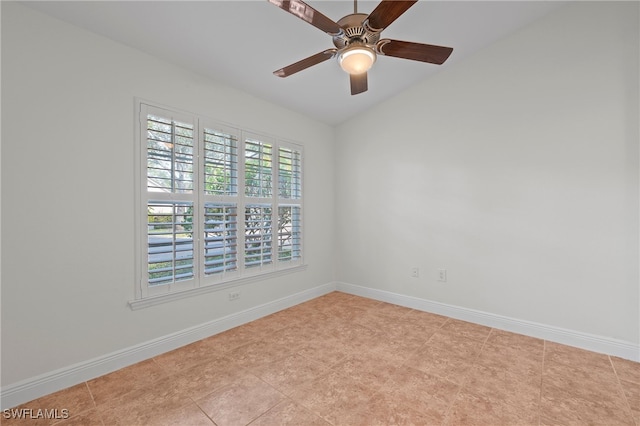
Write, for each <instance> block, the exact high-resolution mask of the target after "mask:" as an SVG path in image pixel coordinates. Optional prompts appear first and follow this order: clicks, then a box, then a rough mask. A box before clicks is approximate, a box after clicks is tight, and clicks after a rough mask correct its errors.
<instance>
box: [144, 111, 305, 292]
mask: <svg viewBox="0 0 640 426" xmlns="http://www.w3.org/2000/svg"><path fill="white" fill-rule="evenodd" d="M137 106H138V107H139V108H137V111H138V113H139V117H138V118H139V123H140V132H139V133H140V137H139V138H138V140H137V141H136V142H137V144H138V148H139V150H138V151H137V156H138V159H139V161H138V164H139V170H138V172H137V176H138V177H139V182H140V185H139V190H138V194H137V195H138V200H139V202H138V203H137V204H138V209H139V214H138V216H137V218H138V219H137V222H136V223H137V224H138V225H137V228H138V234H139V240H138V241H139V250H138V252H139V258H140V260H139V262H138V264H139V273H138V277H139V280H138V281H139V286H138V288H137V292H136V294H137V298H138V299H145V298H147V297H149V296H160V295H163V294H175V293H180V292H183V291H187V290H193V289H202V288H205V287H209V288H212V289H215V288H219V287H220V286H223V285H235V284H237V283H238V282H243V280H245V279H248V278H250V277H257V278H253V279H258V278H260V277H264V276H265V275H269V274H271V273H273V272H276V271H285V270H288V269H291V270H295V269H296V267H298V266H300V265H302V254H303V246H302V220H303V207H302V204H303V203H302V147H301V146H299V145H297V144H293V143H288V142H286V141H282V140H279V139H277V138H273V137H270V136H268V135H261V134H257V133H252V132H247V131H243V130H240V129H236V128H233V127H231V126H227V125H222V124H218V123H215V122H212V121H210V120H208V119H206V118H203V117H198V116H195V115H190V114H185V113H180V112H177V111H171V110H168V109H164V108H160V107H156V106H153V105H149V104H145V103H142V102H140V103H138V104H137Z"/></svg>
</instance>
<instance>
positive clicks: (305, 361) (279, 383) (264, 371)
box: [252, 354, 328, 395]
mask: <svg viewBox="0 0 640 426" xmlns="http://www.w3.org/2000/svg"><path fill="white" fill-rule="evenodd" d="M327 371H328V367H327V366H326V365H325V364H322V363H319V362H317V361H314V360H312V359H309V358H306V357H304V356H302V355H298V354H294V355H290V356H288V357H285V358H283V359H281V360H278V361H274V362H272V363H269V364H264V365H262V366H259V367H257V368H255V369H253V370H252V373H253V374H255V375H256V376H258V377H259V378H261V379H262V380H264V381H265V382H267V383H269V384H270V385H271V386H273V387H274V388H275V389H277V390H278V391H280V392H282V393H283V394H285V395H291V394H292V393H294V392H295V391H296V390H298V389H300V388H301V387H303V386H305V385H306V384H308V383H310V382H312V381H313V380H315V379H317V378H318V377H320V376H321V375H323V374H324V373H326V372H327Z"/></svg>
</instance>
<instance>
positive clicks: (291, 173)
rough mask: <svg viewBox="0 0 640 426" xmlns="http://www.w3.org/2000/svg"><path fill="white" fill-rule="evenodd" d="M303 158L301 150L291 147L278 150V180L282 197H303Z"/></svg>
mask: <svg viewBox="0 0 640 426" xmlns="http://www.w3.org/2000/svg"><path fill="white" fill-rule="evenodd" d="M301 163H302V159H301V155H300V151H296V150H293V149H289V148H280V149H279V150H278V181H279V190H280V193H279V195H280V197H281V198H288V199H294V200H299V199H300V198H302V176H301V175H302V172H301V170H302V164H301Z"/></svg>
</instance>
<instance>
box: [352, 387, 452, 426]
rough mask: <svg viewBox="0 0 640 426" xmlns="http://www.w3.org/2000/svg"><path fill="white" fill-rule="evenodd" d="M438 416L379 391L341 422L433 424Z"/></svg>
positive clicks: (370, 425)
mask: <svg viewBox="0 0 640 426" xmlns="http://www.w3.org/2000/svg"><path fill="white" fill-rule="evenodd" d="M440 422H441V419H440V416H431V415H429V414H428V413H422V412H420V411H418V410H416V409H414V408H413V407H411V406H409V405H405V403H404V400H403V399H402V398H400V399H399V398H396V397H394V396H392V395H388V394H387V393H386V392H380V393H378V394H376V395H374V396H373V397H372V398H371V399H369V400H368V401H366V402H364V403H363V404H362V405H361V406H360V407H359V409H358V410H355V411H353V412H351V413H348V414H347V415H346V417H345V418H344V422H343V423H342V424H348V425H360V426H387V425H433V424H436V425H437V424H440Z"/></svg>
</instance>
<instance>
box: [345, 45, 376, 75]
mask: <svg viewBox="0 0 640 426" xmlns="http://www.w3.org/2000/svg"><path fill="white" fill-rule="evenodd" d="M375 61H376V52H374V51H373V49H371V48H369V47H367V46H364V45H352V46H349V47H347V48H346V49H344V50H343V51H342V52H340V54H339V55H338V63H340V67H341V68H342V69H343V70H344V71H346V72H347V73H349V74H362V73H363V72H367V71H369V69H370V68H371V66H372V65H373V63H374V62H375Z"/></svg>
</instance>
